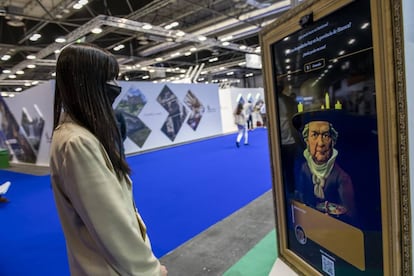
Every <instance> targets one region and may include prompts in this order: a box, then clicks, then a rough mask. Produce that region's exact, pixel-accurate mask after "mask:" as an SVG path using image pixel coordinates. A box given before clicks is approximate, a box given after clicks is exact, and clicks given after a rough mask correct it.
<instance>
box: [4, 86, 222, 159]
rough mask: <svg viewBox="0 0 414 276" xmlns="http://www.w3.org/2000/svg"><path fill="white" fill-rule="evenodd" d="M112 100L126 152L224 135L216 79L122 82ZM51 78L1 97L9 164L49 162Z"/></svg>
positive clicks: (51, 104) (136, 151)
mask: <svg viewBox="0 0 414 276" xmlns="http://www.w3.org/2000/svg"><path fill="white" fill-rule="evenodd" d="M120 85H121V86H122V93H121V95H120V96H119V97H118V98H117V99H116V101H115V102H114V109H115V110H117V111H119V112H121V113H122V114H123V115H124V117H125V119H126V122H127V138H126V140H125V142H124V147H125V153H126V154H133V153H138V152H142V151H146V150H152V149H156V148H160V147H166V146H171V145H175V144H180V143H185V142H191V141H194V140H199V139H203V138H207V137H212V136H217V135H220V134H222V133H223V132H222V120H221V112H220V101H219V95H218V86H217V85H215V84H185V83H159V84H157V83H152V82H120ZM53 94H54V81H50V82H47V83H43V84H41V85H38V86H36V87H33V88H31V89H27V90H26V91H24V92H22V93H21V94H18V95H16V96H15V97H13V98H4V99H3V98H1V97H0V100H1V101H0V107H1V109H0V115H1V116H0V123H1V124H0V142H2V141H3V142H4V143H0V148H1V147H2V145H1V144H5V147H6V146H7V147H8V149H9V152H10V153H11V155H12V160H11V162H12V163H32V164H36V165H39V166H48V164H49V148H50V140H51V134H52V129H53V99H54V97H53Z"/></svg>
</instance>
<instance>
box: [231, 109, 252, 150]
mask: <svg viewBox="0 0 414 276" xmlns="http://www.w3.org/2000/svg"><path fill="white" fill-rule="evenodd" d="M234 123H235V124H236V126H237V131H238V133H237V138H236V146H237V147H240V141H241V139H242V138H243V136H244V144H245V145H248V144H249V134H248V131H247V120H246V115H245V112H244V110H243V104H242V103H238V104H237V107H236V110H235V111H234Z"/></svg>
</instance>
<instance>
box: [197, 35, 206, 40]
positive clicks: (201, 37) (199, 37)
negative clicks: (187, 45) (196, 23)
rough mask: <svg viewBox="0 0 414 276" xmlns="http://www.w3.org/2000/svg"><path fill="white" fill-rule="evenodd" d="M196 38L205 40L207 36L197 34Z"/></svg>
mask: <svg viewBox="0 0 414 276" xmlns="http://www.w3.org/2000/svg"><path fill="white" fill-rule="evenodd" d="M198 40H200V41H205V40H207V37H205V36H202V35H200V36H198Z"/></svg>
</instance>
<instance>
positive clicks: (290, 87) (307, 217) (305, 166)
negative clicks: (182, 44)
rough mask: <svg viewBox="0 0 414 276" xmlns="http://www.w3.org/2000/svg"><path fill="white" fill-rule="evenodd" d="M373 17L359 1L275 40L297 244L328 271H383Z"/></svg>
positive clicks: (290, 216) (293, 245) (292, 237)
mask: <svg viewBox="0 0 414 276" xmlns="http://www.w3.org/2000/svg"><path fill="white" fill-rule="evenodd" d="M370 18H371V17H370V2H369V1H354V2H351V3H350V4H347V5H346V6H344V7H342V8H341V9H340V10H337V11H335V12H333V13H331V14H328V15H327V16H325V17H323V18H320V19H318V20H315V21H310V22H307V23H306V24H303V26H302V28H301V29H300V30H299V31H296V32H294V33H292V34H290V35H288V36H286V37H285V38H283V39H281V40H279V41H277V42H275V43H274V44H272V45H271V54H272V68H273V71H274V74H273V76H274V78H275V79H274V83H275V84H276V85H275V86H276V87H275V88H276V89H275V91H274V93H275V94H276V95H275V99H276V105H277V108H276V110H277V120H278V133H279V137H280V139H279V143H280V145H279V146H280V164H281V173H282V180H283V191H284V197H285V210H286V214H285V215H286V218H287V223H286V228H287V229H286V233H287V242H288V247H289V249H291V250H292V251H293V252H295V254H297V255H299V256H300V257H302V258H303V259H304V260H306V261H307V262H308V263H309V264H311V265H312V266H313V267H314V268H315V269H316V270H318V271H320V272H321V273H324V274H326V275H383V268H382V262H383V260H382V257H383V256H382V250H383V249H382V243H381V241H382V232H381V231H382V230H381V229H382V222H381V198H380V179H379V149H378V131H377V112H376V89H375V76H374V75H375V74H374V60H373V43H372V29H371V20H370ZM350 241H352V242H350Z"/></svg>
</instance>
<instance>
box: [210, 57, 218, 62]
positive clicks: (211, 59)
mask: <svg viewBox="0 0 414 276" xmlns="http://www.w3.org/2000/svg"><path fill="white" fill-rule="evenodd" d="M217 60H218V57H213V58H210V59H209V60H208V62H215V61H217Z"/></svg>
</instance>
